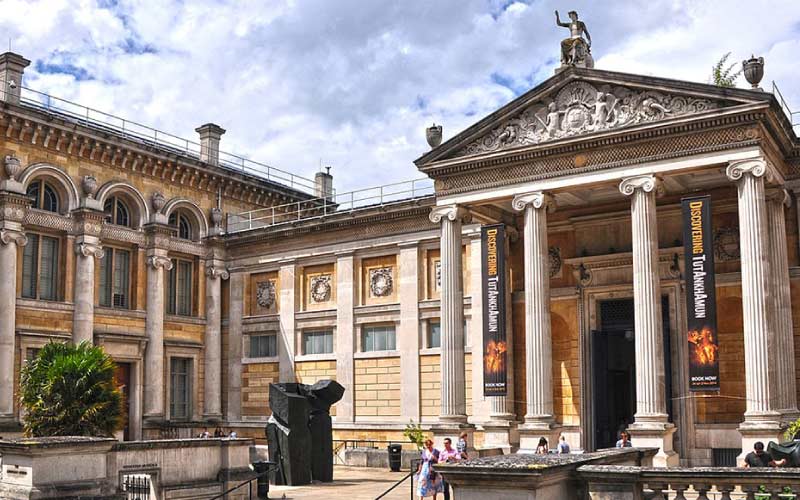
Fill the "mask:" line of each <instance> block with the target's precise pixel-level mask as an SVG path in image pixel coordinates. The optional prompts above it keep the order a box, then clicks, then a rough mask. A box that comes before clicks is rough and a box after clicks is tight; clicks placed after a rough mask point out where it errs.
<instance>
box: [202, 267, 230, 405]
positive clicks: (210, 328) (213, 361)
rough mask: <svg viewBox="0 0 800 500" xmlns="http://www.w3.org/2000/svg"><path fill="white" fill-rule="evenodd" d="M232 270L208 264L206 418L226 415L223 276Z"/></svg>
mask: <svg viewBox="0 0 800 500" xmlns="http://www.w3.org/2000/svg"><path fill="white" fill-rule="evenodd" d="M229 276H230V275H229V274H228V271H227V270H226V269H225V268H224V267H221V263H217V264H215V263H213V262H211V263H208V264H207V265H206V334H205V342H204V344H205V355H204V358H203V367H204V369H205V376H204V384H203V395H204V398H203V401H204V411H203V413H204V416H205V418H206V419H212V420H213V419H221V418H222V303H221V300H220V296H221V288H222V280H226V279H228V277H229Z"/></svg>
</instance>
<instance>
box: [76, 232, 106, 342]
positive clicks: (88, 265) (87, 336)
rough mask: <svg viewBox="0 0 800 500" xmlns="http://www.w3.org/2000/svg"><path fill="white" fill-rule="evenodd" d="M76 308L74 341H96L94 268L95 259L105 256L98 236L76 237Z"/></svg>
mask: <svg viewBox="0 0 800 500" xmlns="http://www.w3.org/2000/svg"><path fill="white" fill-rule="evenodd" d="M75 255H76V256H77V258H76V259H75V288H74V290H75V292H74V294H73V297H74V298H73V300H74V302H75V309H74V311H73V313H72V341H73V342H74V343H76V344H78V343H81V342H84V341H88V342H93V341H94V268H95V259H102V258H103V257H104V256H105V252H104V251H103V248H102V247H101V246H100V240H99V238H97V237H96V236H90V235H81V236H78V237H77V238H76V239H75Z"/></svg>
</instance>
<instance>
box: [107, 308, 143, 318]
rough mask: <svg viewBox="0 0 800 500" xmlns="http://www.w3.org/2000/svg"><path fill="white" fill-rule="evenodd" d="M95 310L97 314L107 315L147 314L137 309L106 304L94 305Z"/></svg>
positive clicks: (140, 316)
mask: <svg viewBox="0 0 800 500" xmlns="http://www.w3.org/2000/svg"><path fill="white" fill-rule="evenodd" d="M95 312H96V313H97V314H105V315H107V316H136V317H139V318H144V317H145V316H146V315H147V313H146V312H145V311H140V310H138V309H124V308H122V307H107V306H95Z"/></svg>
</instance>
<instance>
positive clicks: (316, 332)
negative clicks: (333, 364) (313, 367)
mask: <svg viewBox="0 0 800 500" xmlns="http://www.w3.org/2000/svg"><path fill="white" fill-rule="evenodd" d="M310 336H314V337H320V336H321V337H322V338H323V340H322V342H323V350H322V351H319V352H317V351H314V352H309V351H308V343H307V342H308V337H310ZM328 337H330V340H328ZM300 342H301V346H302V352H303V356H320V355H325V354H334V353H335V352H336V344H335V339H334V335H333V328H310V329H308V330H303V331H302V334H301V336H300ZM328 342H330V349H328ZM395 342H396V340H395Z"/></svg>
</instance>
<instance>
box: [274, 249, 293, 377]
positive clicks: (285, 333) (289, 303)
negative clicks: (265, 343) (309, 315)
mask: <svg viewBox="0 0 800 500" xmlns="http://www.w3.org/2000/svg"><path fill="white" fill-rule="evenodd" d="M278 280H279V281H280V309H279V314H278V316H279V318H280V325H281V326H280V329H281V331H280V332H279V335H278V362H279V371H280V381H281V382H294V381H295V371H294V353H295V348H296V346H297V339H296V338H295V320H294V316H295V310H296V307H297V305H296V300H297V293H296V290H295V285H296V283H297V265H296V264H295V263H294V262H286V263H283V264H282V265H281V268H280V270H279V271H278Z"/></svg>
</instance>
